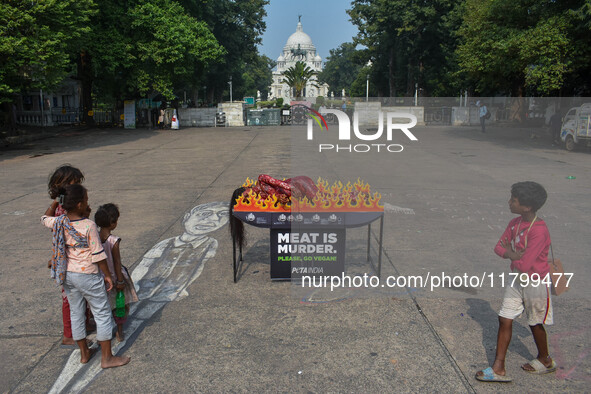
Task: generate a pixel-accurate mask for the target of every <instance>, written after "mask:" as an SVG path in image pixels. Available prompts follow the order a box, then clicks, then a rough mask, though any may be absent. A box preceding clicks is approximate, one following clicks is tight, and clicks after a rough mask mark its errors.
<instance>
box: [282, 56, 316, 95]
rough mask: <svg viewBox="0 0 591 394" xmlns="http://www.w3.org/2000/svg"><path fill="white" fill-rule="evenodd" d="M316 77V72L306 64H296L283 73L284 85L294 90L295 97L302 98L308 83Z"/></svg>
mask: <svg viewBox="0 0 591 394" xmlns="http://www.w3.org/2000/svg"><path fill="white" fill-rule="evenodd" d="M315 75H316V71H314V70H312V69H311V68H310V67H309V66H306V63H304V62H296V64H295V65H293V66H291V67H290V68H288V69H287V70H285V72H284V73H283V77H284V79H283V83H286V84H287V85H288V86H289V87H290V88H292V89H294V91H295V97H302V92H303V91H304V89H305V88H306V85H307V84H308V81H310V80H311V79H312V77H314V76H315Z"/></svg>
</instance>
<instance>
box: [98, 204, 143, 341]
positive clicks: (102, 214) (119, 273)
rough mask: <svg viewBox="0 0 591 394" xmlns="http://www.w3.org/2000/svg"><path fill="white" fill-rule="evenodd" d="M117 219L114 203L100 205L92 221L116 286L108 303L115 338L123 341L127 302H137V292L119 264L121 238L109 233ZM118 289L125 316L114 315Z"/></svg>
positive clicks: (117, 213)
mask: <svg viewBox="0 0 591 394" xmlns="http://www.w3.org/2000/svg"><path fill="white" fill-rule="evenodd" d="M118 220H119V208H118V207H117V205H115V204H105V205H101V206H100V207H99V208H98V209H97V211H96V213H95V214H94V221H95V223H96V224H97V225H98V226H99V227H100V231H99V236H100V238H101V243H102V244H103V249H104V250H105V253H106V254H107V266H108V267H109V272H110V274H111V279H112V280H113V282H114V283H116V286H115V287H114V288H113V289H111V290H109V303H110V304H111V309H112V310H113V317H114V318H115V323H117V334H116V338H117V340H118V341H119V342H121V341H123V339H124V336H123V324H125V322H126V321H127V313H128V312H129V303H131V302H137V301H138V298H137V294H136V292H135V288H134V285H133V282H132V281H131V278H130V277H129V273H128V272H127V268H125V267H124V266H123V265H121V254H120V252H119V243H120V242H121V238H119V237H117V236H115V235H113V234H111V232H112V231H113V230H115V229H116V228H117V221H118ZM118 291H123V293H124V294H125V316H124V317H117V316H116V315H115V297H116V295H117V292H118Z"/></svg>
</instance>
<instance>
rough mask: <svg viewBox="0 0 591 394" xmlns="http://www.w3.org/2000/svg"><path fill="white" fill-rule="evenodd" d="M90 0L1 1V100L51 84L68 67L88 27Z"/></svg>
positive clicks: (50, 87) (58, 79)
mask: <svg viewBox="0 0 591 394" xmlns="http://www.w3.org/2000/svg"><path fill="white" fill-rule="evenodd" d="M95 12H96V9H95V4H94V2H93V1H91V0H76V1H74V0H63V1H33V2H31V1H2V2H1V3H0V103H10V102H12V101H14V99H15V97H16V95H18V94H21V93H24V92H25V91H26V90H30V89H43V90H50V89H52V88H54V87H56V86H57V85H58V84H59V83H60V82H61V81H62V80H63V79H64V77H65V76H67V75H68V73H70V72H71V64H70V62H69V60H70V55H71V54H72V53H75V52H76V51H77V49H78V48H79V46H80V44H81V42H82V39H83V38H84V37H85V35H86V34H87V33H88V32H89V27H88V25H89V21H90V17H91V16H92V15H93V14H94V13H95Z"/></svg>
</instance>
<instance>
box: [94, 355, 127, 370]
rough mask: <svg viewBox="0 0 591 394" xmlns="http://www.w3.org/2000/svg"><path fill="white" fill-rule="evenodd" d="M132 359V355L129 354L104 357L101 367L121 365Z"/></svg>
mask: <svg viewBox="0 0 591 394" xmlns="http://www.w3.org/2000/svg"><path fill="white" fill-rule="evenodd" d="M129 361H131V357H129V356H121V357H119V356H111V357H110V358H108V359H105V358H103V359H102V360H101V367H102V368H116V367H121V366H123V365H125V364H127V363H128V362H129Z"/></svg>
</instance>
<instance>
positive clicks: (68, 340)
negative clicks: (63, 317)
mask: <svg viewBox="0 0 591 394" xmlns="http://www.w3.org/2000/svg"><path fill="white" fill-rule="evenodd" d="M62 345H66V346H69V345H72V346H73V345H76V341H75V340H74V338H68V337H62Z"/></svg>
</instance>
